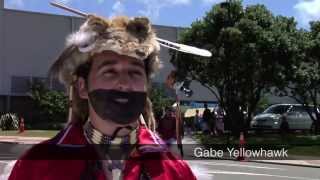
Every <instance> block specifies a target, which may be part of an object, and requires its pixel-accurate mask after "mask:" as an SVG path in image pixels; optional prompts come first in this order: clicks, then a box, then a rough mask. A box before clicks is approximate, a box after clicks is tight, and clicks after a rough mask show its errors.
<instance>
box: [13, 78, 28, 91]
mask: <svg viewBox="0 0 320 180" xmlns="http://www.w3.org/2000/svg"><path fill="white" fill-rule="evenodd" d="M30 86H31V78H30V77H28V76H12V77H11V93H13V94H26V93H28V92H29V90H30Z"/></svg>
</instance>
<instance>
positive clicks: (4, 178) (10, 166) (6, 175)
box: [0, 161, 16, 180]
mask: <svg viewBox="0 0 320 180" xmlns="http://www.w3.org/2000/svg"><path fill="white" fill-rule="evenodd" d="M15 164H16V161H11V162H9V163H8V164H7V165H6V166H5V167H4V169H3V173H2V174H1V175H0V179H1V180H7V179H9V176H10V174H11V171H12V169H13V167H14V165H15Z"/></svg>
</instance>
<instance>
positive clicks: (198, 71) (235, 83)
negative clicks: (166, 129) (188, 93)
mask: <svg viewBox="0 0 320 180" xmlns="http://www.w3.org/2000/svg"><path fill="white" fill-rule="evenodd" d="M297 34H298V31H297V28H296V22H295V21H294V19H293V18H287V17H282V16H274V15H273V14H272V13H271V12H270V11H269V10H268V9H267V8H266V7H265V6H264V5H253V6H248V7H246V8H244V7H243V6H242V2H241V1H238V0H230V1H228V2H223V3H220V4H217V5H215V6H213V8H212V9H211V10H210V11H209V12H208V13H207V14H206V16H205V17H204V18H203V19H201V20H197V21H195V22H194V23H192V25H191V28H189V29H187V30H186V31H185V32H184V33H183V34H182V35H181V38H180V42H182V43H186V44H190V45H194V46H197V47H202V48H205V49H208V50H210V51H211V52H212V54H213V56H212V57H211V58H202V57H197V56H191V55H188V54H182V53H179V54H174V56H173V58H172V60H171V61H172V63H173V64H174V65H175V66H176V68H177V69H178V74H180V76H179V77H180V80H183V79H185V78H186V77H187V78H190V79H193V80H197V81H199V82H200V83H201V84H202V85H204V86H205V87H207V88H208V89H209V90H210V91H211V92H212V93H213V94H214V95H215V96H216V98H217V99H218V101H219V103H220V104H221V106H222V107H223V108H224V109H225V111H226V113H227V116H226V120H227V122H226V123H227V126H229V127H230V128H231V129H232V130H233V131H234V132H235V131H239V130H241V129H244V128H246V127H247V125H248V124H249V122H250V118H251V117H252V114H253V113H254V111H255V110H256V107H257V105H258V102H259V100H260V99H261V95H262V94H263V93H265V92H268V91H269V90H270V88H271V87H274V86H277V85H279V84H283V83H284V82H283V79H284V78H282V77H284V76H285V74H286V73H285V72H286V71H288V70H287V66H288V65H290V63H291V61H293V59H294V58H296V57H297V54H299V46H298V45H299V44H298V43H297V42H296V41H297V38H295V36H296V35H297ZM213 87H216V89H217V91H218V92H215V91H214V88H213ZM245 114H247V116H245ZM239 127H240V129H239Z"/></svg>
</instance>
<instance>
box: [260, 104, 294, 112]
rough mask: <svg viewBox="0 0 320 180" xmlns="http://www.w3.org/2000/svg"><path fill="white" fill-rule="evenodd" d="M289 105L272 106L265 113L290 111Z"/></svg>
mask: <svg viewBox="0 0 320 180" xmlns="http://www.w3.org/2000/svg"><path fill="white" fill-rule="evenodd" d="M289 107H290V106H289V105H280V106H271V107H269V108H268V109H266V110H265V111H264V112H263V113H272V114H283V113H285V112H287V111H288V109H289Z"/></svg>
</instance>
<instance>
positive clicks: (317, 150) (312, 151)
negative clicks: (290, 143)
mask: <svg viewBox="0 0 320 180" xmlns="http://www.w3.org/2000/svg"><path fill="white" fill-rule="evenodd" d="M288 153H289V154H292V155H299V156H313V157H320V146H297V147H292V148H290V149H289V150H288Z"/></svg>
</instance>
